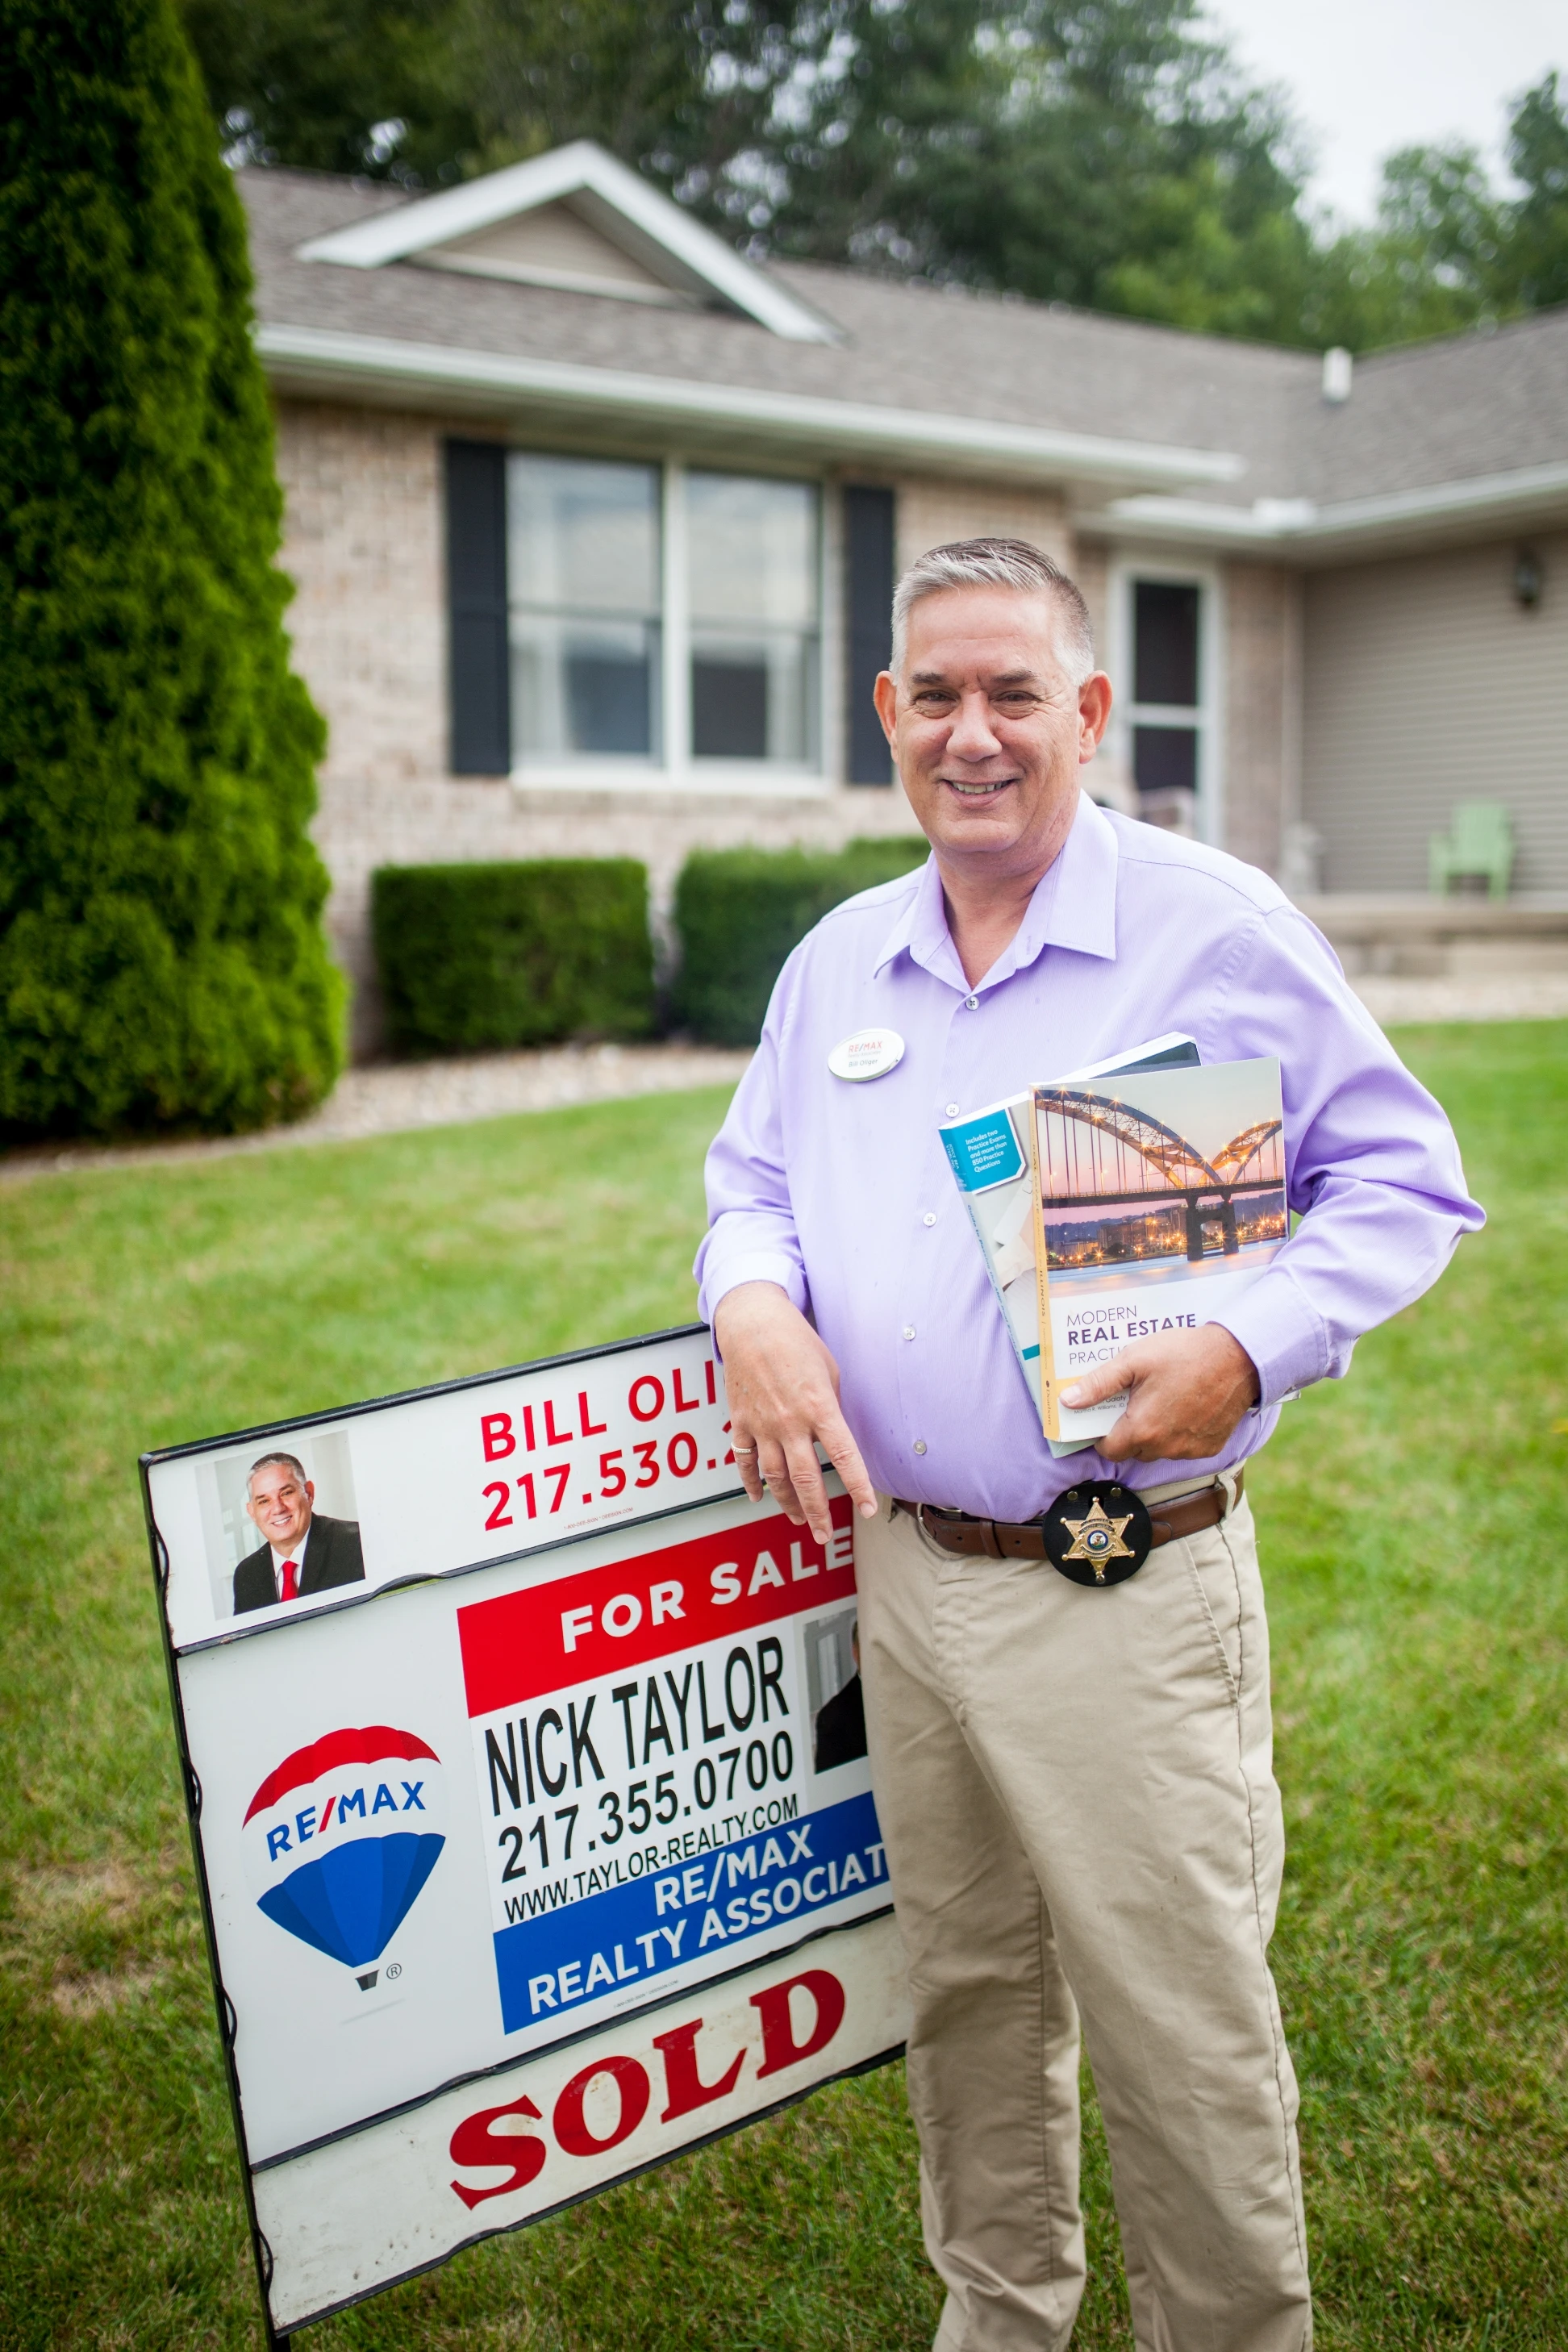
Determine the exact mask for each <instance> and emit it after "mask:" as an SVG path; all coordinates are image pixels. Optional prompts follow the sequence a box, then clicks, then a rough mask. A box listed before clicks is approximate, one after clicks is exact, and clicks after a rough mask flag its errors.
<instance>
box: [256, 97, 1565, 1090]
mask: <svg viewBox="0 0 1568 2352" xmlns="http://www.w3.org/2000/svg"><path fill="white" fill-rule="evenodd" d="M239 182H240V186H241V188H242V190H243V193H244V195H245V199H246V202H247V207H248V211H249V216H250V225H251V245H252V253H253V257H254V260H255V266H256V272H257V282H258V293H257V306H258V346H259V350H260V353H261V357H262V360H263V362H264V364H265V366H266V369H267V372H268V376H269V378H270V381H271V383H272V386H273V389H274V393H275V396H276V401H277V411H278V431H279V468H280V473H281V478H282V481H283V485H284V489H285V494H286V500H287V530H286V543H285V551H284V559H283V560H284V562H285V565H286V568H287V569H288V571H289V573H290V574H291V575H292V577H293V579H294V580H295V582H296V583H297V585H298V598H297V601H296V603H295V604H294V606H293V608H292V615H291V626H292V628H293V632H294V637H295V647H296V657H297V660H298V663H299V666H300V669H301V670H302V672H303V674H304V676H305V677H306V678H307V679H308V681H309V683H310V688H311V689H312V691H313V693H314V694H315V697H316V698H317V701H318V702H319V704H320V705H321V709H323V710H324V712H325V713H326V715H327V718H328V719H329V721H330V724H331V744H330V748H329V751H328V755H327V760H326V762H325V766H324V768H323V771H322V775H321V814H320V818H319V821H318V825H317V837H318V839H319V841H320V843H321V848H322V851H323V854H324V855H325V856H326V859H327V862H328V865H329V866H330V868H331V874H332V877H333V886H334V887H333V898H332V902H331V917H330V919H331V928H332V932H333V938H334V941H335V945H336V949H337V951H338V953H339V954H340V956H341V958H342V961H343V962H344V964H345V966H346V967H347V969H348V970H349V971H350V972H351V973H352V974H353V977H354V979H355V981H356V983H358V986H357V995H358V999H359V1008H360V1009H359V1013H358V1016H357V1019H358V1031H357V1039H358V1044H359V1046H360V1049H361V1050H366V1049H370V1048H373V1047H374V1042H375V1037H376V1019H377V1015H376V1004H375V994H374V984H373V976H372V974H371V971H370V966H369V950H368V940H367V902H368V881H369V877H370V874H371V872H372V870H373V869H374V867H375V866H379V865H383V864H387V863H408V862H422V861H426V860H441V859H454V858H505V857H537V856H566V855H584V854H588V855H611V854H630V855H633V856H638V857H641V858H643V859H644V860H645V861H646V862H647V866H648V867H649V869H650V873H651V875H652V877H653V885H654V896H655V906H656V915H658V917H659V919H662V914H661V912H660V910H662V909H664V908H667V907H668V894H669V890H670V887H671V884H672V882H673V878H674V876H675V874H676V872H677V871H678V870H679V866H680V863H681V861H682V860H683V858H684V857H685V856H686V855H687V853H688V851H689V849H690V848H691V847H692V846H693V845H698V844H704V845H723V844H731V843H738V842H756V843H762V844H773V843H777V844H783V843H785V842H791V841H803V842H807V843H815V844H820V845H836V844H837V843H839V842H842V841H844V840H847V838H849V837H850V836H851V835H857V834H868V833H887V832H895V833H905V832H908V831H909V830H910V829H911V819H910V813H909V811H908V808H907V807H906V805H905V804H904V802H903V799H902V795H901V793H900V791H899V789H898V786H897V784H896V782H895V781H894V780H893V778H892V775H891V773H890V771H889V763H888V759H887V754H886V750H885V747H884V745H883V743H882V740H881V738H880V734H879V730H878V729H877V727H876V723H875V719H874V715H873V714H872V711H871V708H870V687H871V681H872V679H873V678H874V677H875V675H876V672H877V670H878V668H879V667H880V665H881V663H882V661H883V660H884V658H885V656H886V651H887V610H888V600H889V592H890V589H891V586H892V582H893V579H894V577H895V574H896V572H897V571H898V570H899V568H900V567H901V566H902V565H903V564H905V563H907V562H910V559H911V558H912V557H913V556H915V555H916V554H917V553H919V552H920V551H921V550H922V549H923V548H925V547H928V546H931V545H932V544H934V543H936V542H937V541H942V540H948V539H955V538H961V537H967V536H970V535H973V534H975V533H979V532H989V531H1005V532H1009V533H1013V534H1016V535H1018V536H1020V537H1023V538H1026V539H1029V540H1031V541H1034V542H1035V543H1036V544H1037V545H1038V546H1040V547H1043V548H1045V549H1047V551H1049V552H1050V553H1051V554H1053V555H1054V556H1056V557H1057V558H1058V559H1059V560H1060V561H1061V562H1064V563H1066V564H1067V565H1068V566H1069V568H1070V569H1071V570H1072V571H1073V572H1074V573H1075V574H1076V576H1077V577H1078V579H1079V581H1080V583H1082V586H1083V588H1084V591H1085V593H1086V595H1087V596H1088V598H1089V604H1090V608H1091V610H1092V612H1093V614H1094V616H1095V623H1096V628H1097V633H1098V636H1099V641H1100V649H1101V658H1102V660H1103V661H1104V663H1105V665H1106V667H1108V668H1109V669H1110V673H1111V676H1112V678H1113V680H1114V681H1115V683H1116V687H1117V691H1118V707H1117V713H1116V717H1115V719H1114V722H1113V727H1112V731H1111V735H1110V740H1109V741H1108V744H1107V747H1106V752H1105V754H1104V755H1103V756H1102V761H1101V763H1100V764H1099V765H1097V767H1096V769H1095V770H1094V771H1093V772H1092V776H1093V781H1094V782H1095V786H1096V789H1097V790H1099V791H1100V792H1101V793H1103V794H1104V796H1105V797H1107V798H1110V799H1112V800H1116V801H1120V802H1121V803H1123V804H1125V805H1127V806H1129V807H1133V808H1136V809H1138V810H1139V811H1141V813H1142V814H1144V815H1146V816H1148V817H1150V818H1151V819H1152V820H1153V821H1155V822H1159V823H1163V824H1177V825H1181V826H1185V827H1190V828H1191V829H1193V830H1194V831H1195V832H1196V833H1198V834H1199V835H1202V836H1203V837H1205V838H1206V839H1209V840H1213V841H1215V842H1218V843H1221V844H1223V845H1225V846H1226V847H1227V848H1229V849H1232V850H1234V851H1235V852H1237V854H1238V855H1239V856H1243V857H1246V858H1248V859H1251V860H1253V861H1255V862H1256V863H1257V864H1258V865H1260V866H1266V867H1268V868H1269V869H1270V870H1272V871H1275V872H1277V873H1279V874H1280V876H1281V878H1282V879H1284V880H1285V882H1286V886H1287V887H1289V888H1291V889H1293V890H1295V891H1296V892H1297V893H1298V894H1300V893H1302V892H1310V891H1312V890H1313V889H1317V890H1321V891H1327V892H1329V893H1331V894H1344V893H1359V894H1366V893H1373V894H1384V896H1386V894H1400V893H1417V892H1422V891H1424V890H1425V888H1426V853H1427V836H1428V835H1429V834H1431V833H1433V832H1435V831H1437V830H1440V829H1442V828H1443V827H1444V826H1445V825H1446V824H1447V822H1448V819H1449V815H1450V812H1451V810H1452V808H1453V806H1454V804H1455V803H1458V802H1460V801H1464V800H1471V799H1478V798H1479V799H1493V800H1498V801H1500V802H1502V803H1505V804H1506V806H1507V808H1508V810H1509V811H1510V814H1511V817H1512V821H1513V825H1514V829H1515V834H1516V837H1517V845H1518V857H1517V864H1516V868H1515V874H1514V883H1515V887H1516V889H1517V890H1518V891H1520V892H1521V893H1523V894H1525V895H1524V901H1523V908H1524V909H1528V908H1529V906H1530V905H1531V904H1532V903H1535V902H1539V903H1540V904H1541V905H1545V904H1546V903H1547V898H1549V897H1550V894H1563V893H1564V892H1568V748H1565V745H1568V310H1558V311H1555V312H1548V313H1544V314H1542V315H1540V316H1538V317H1535V318H1532V319H1530V320H1523V321H1521V322H1520V323H1518V324H1516V325H1512V326H1509V327H1505V328H1502V329H1500V330H1498V331H1496V332H1494V333H1491V334H1487V335H1482V334H1469V335H1465V336H1461V337H1455V338H1451V339H1448V340H1447V341H1437V342H1433V343H1427V344H1423V345H1419V346H1415V347H1412V348H1409V349H1405V350H1401V351H1394V352H1386V353H1383V354H1380V355H1377V356H1375V357H1373V358H1371V359H1363V360H1361V361H1358V362H1355V363H1354V364H1353V366H1352V362H1351V360H1350V358H1349V355H1348V354H1346V353H1344V352H1329V353H1327V354H1324V355H1323V356H1322V357H1321V358H1319V357H1318V356H1316V355H1313V354H1304V353H1301V352H1290V351H1280V350H1275V349H1271V348H1264V347H1259V346H1255V345H1250V344H1247V343H1241V342H1234V341H1225V340H1221V339H1219V338H1215V337H1208V336H1200V335H1192V334H1185V333H1181V332H1178V331H1172V330H1168V329H1165V328H1162V327H1155V326H1148V325H1143V324H1141V323H1138V322H1136V321H1132V320H1117V319H1109V318H1101V317H1098V316H1091V315H1087V314H1085V313H1082V312H1079V311H1074V310H1068V309H1066V308H1064V307H1062V306H1060V305H1058V304H1050V305H1043V304H1038V303H1028V302H1023V301H1019V300H1016V299H1010V298H1005V297H1001V298H998V297H993V296H986V295H974V294H967V293H962V292H953V291H945V290H936V289H931V288H927V287H919V286H900V285H897V284H891V283H889V282H887V281H886V280H883V279H881V278H875V277H871V276H868V275H862V274H859V273H858V272H856V271H853V270H849V269H843V268H826V267H818V266H805V265H798V264H788V265H786V264H782V263H770V264H768V265H766V266H765V267H759V266H755V265H753V264H752V263H751V262H750V261H748V260H746V259H744V258H743V257H741V256H740V255H738V254H737V253H735V252H734V251H733V250H731V248H730V247H728V246H726V245H725V244H724V243H723V242H722V240H721V239H720V238H718V237H716V236H712V235H711V234H710V233H709V232H708V231H707V230H706V229H704V228H703V227H701V226H700V225H699V224H698V223H696V222H694V221H693V220H691V219H690V218H689V217H688V215H686V214H684V213H683V212H682V211H681V210H680V209H679V207H678V206H677V205H674V204H672V203H671V202H669V201H668V199H667V198H666V197H664V196H663V195H662V194H658V193H657V192H656V191H655V190H653V189H652V188H651V187H649V186H648V185H647V184H646V183H645V182H643V181H642V180H641V179H640V178H639V177H638V176H637V174H636V173H632V172H630V171H627V170H626V169H625V168H624V167H623V166H622V165H620V164H618V163H616V162H615V161H614V160H613V159H612V158H611V157H609V156H608V155H606V154H605V153H604V152H603V151H601V150H599V149H597V148H595V147H594V146H592V145H589V144H587V143H579V144H576V145H574V146H570V147H566V148H563V149H560V150H558V151H556V152H552V153H550V154H546V155H542V156H540V157H537V158H536V159H534V160H533V161H531V162H530V163H521V164H518V165H516V166H514V167H511V168H510V169H507V170H504V171H499V172H495V173H490V174H489V175H488V176H487V177H485V178H482V179H479V180H475V181H471V182H468V183H467V184H463V185H460V186H458V187H454V188H451V189H448V190H446V191H444V192H442V193H440V194H434V195H425V196H418V197H412V198H411V197H409V196H407V195H405V194H403V193H402V192H400V191H398V190H396V189H393V188H389V187H387V186H385V185H384V184H366V183H364V182H361V181H356V180H348V179H338V178H331V177H327V176H322V175H317V174H311V173H298V172H289V171H279V170H268V169H254V168H252V169H247V170H245V171H243V172H242V173H240V174H239ZM1543 894H1546V895H1545V896H1543ZM1563 904H1564V905H1565V906H1568V900H1565V901H1564V902H1563ZM1559 912H1561V909H1559Z"/></svg>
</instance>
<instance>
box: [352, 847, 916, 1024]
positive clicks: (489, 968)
mask: <svg viewBox="0 0 1568 2352" xmlns="http://www.w3.org/2000/svg"><path fill="white" fill-rule="evenodd" d="M925 854H926V845H925V843H924V842H923V841H922V840H921V839H920V838H919V837H918V836H915V837H912V838H906V839H902V840H892V841H876V840H860V841H852V842H851V843H850V844H849V845H848V847H847V849H842V850H838V851H837V852H834V853H832V854H822V853H817V852H815V851H809V850H801V849H786V850H761V849H723V850H699V851H697V852H695V853H694V855H693V856H690V857H689V858H688V860H687V862H686V865H685V866H684V868H683V869H682V872H681V875H680V878H679V882H678V884H677V886H676V893H675V919H676V928H677V929H678V931H679V936H680V945H681V965H680V971H679V977H678V980H677V982H676V988H675V993H674V1001H673V1003H672V1006H671V1012H672V1014H673V1017H674V1019H675V1021H676V1022H677V1024H679V1025H680V1026H681V1027H683V1028H687V1029H689V1030H690V1031H691V1033H692V1034H693V1035H694V1036H698V1037H702V1038H707V1039H709V1040H710V1041H712V1042H713V1043H714V1044H718V1045H753V1044H754V1043H755V1041H756V1038H757V1035H758V1033H759V1031H760V1030H761V1028H762V1025H763V1014H764V1013H766V1011H767V1006H768V998H769V995H770V994H771V992H772V990H773V982H774V981H775V980H776V979H777V978H778V975H779V971H780V968H781V966H782V965H783V963H784V959H785V957H786V956H787V955H788V954H789V951H790V950H791V949H792V948H793V947H794V946H795V942H796V940H801V939H804V938H805V934H806V932H807V931H808V930H810V929H811V927H812V925H813V924H814V923H816V922H819V921H820V920H821V919H822V917H823V916H824V915H825V914H826V912H827V911H828V908H830V907H837V905H839V903H840V902H841V901H842V900H843V899H845V898H853V897H854V895H855V893H856V892H857V891H858V890H868V889H869V888H871V887H872V886H873V885H874V884H876V883H879V882H887V881H890V880H892V879H893V878H894V877H895V876H897V875H900V874H905V873H907V872H908V871H909V869H910V866H916V865H919V864H920V863H921V860H922V859H923V858H924V856H925ZM371 921H372V929H373V931H374V940H375V953H376V961H377V963H378V965H379V967H380V971H381V982H382V988H383V992H384V996H385V1001H386V1013H387V1030H388V1042H389V1044H390V1045H391V1046H392V1049H393V1051H394V1052H395V1053H398V1054H406V1055H430V1054H465V1053H479V1052H483V1051H485V1050H487V1049H493V1048H496V1047H502V1046H515V1045H547V1044H550V1043H552V1042H553V1041H554V1040H556V1039H559V1038H563V1037H573V1036H583V1035H590V1036H592V1035H599V1036H614V1037H642V1036H646V1035H647V1034H648V1032H649V1031H650V1030H651V1029H652V1028H653V1026H654V1021H655V999H654V982H653V950H652V945H651V942H650V940H649V937H648V925H647V872H646V870H645V868H644V867H643V866H640V865H638V864H637V861H636V860H635V859H633V858H629V857H580V858H551V859H540V860H538V861H537V862H533V863H519V864H512V865H505V866H383V867H382V869H381V871H380V872H379V873H378V874H377V875H376V876H375V877H374V882H373V885H372V897H371Z"/></svg>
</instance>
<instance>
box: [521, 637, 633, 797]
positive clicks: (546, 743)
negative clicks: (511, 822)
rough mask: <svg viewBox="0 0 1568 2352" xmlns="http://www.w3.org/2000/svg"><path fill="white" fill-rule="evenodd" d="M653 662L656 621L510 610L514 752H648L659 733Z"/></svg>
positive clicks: (533, 755) (552, 755)
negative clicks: (603, 619) (579, 617)
mask: <svg viewBox="0 0 1568 2352" xmlns="http://www.w3.org/2000/svg"><path fill="white" fill-rule="evenodd" d="M658 664H659V630H658V625H657V623H654V622H651V621H626V622H618V623H617V622H614V621H595V620H578V619H576V618H574V617H571V616H567V617H557V616H556V615H553V614H545V613H527V612H515V611H514V612H513V614H512V616H511V708H512V735H513V748H514V753H515V755H516V756H517V757H519V758H521V759H524V760H528V759H533V760H539V759H568V758H571V757H573V756H574V755H577V756H581V755H583V754H584V753H590V754H591V753H597V754H599V755H600V756H601V757H603V756H605V755H619V756H620V757H623V758H626V757H632V758H641V759H647V758H648V757H649V756H650V755H651V754H652V753H653V752H654V751H656V750H657V748H658V738H659V719H658V674H659V673H658Z"/></svg>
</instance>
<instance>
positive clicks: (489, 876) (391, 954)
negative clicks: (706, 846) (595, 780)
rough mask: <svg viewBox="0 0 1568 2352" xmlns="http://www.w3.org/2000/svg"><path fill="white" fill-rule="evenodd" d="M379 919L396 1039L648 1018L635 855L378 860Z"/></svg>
mask: <svg viewBox="0 0 1568 2352" xmlns="http://www.w3.org/2000/svg"><path fill="white" fill-rule="evenodd" d="M371 929H372V932H373V935H374V941H375V955H376V962H377V964H378V966H379V968H380V971H381V983H382V989H383V992H384V996H385V1001H386V1018H387V1034H388V1043H389V1044H390V1045H391V1046H392V1049H393V1051H394V1053H397V1054H407V1055H429V1054H477V1053H482V1052H485V1051H487V1050H493V1049H495V1048H497V1047H501V1046H511V1045H548V1044H551V1043H552V1042H553V1041H554V1040H555V1039H557V1038H562V1037H573V1036H582V1035H584V1034H587V1035H595V1034H596V1035H600V1036H614V1037H642V1036H646V1035H647V1033H648V1031H649V1030H650V1029H651V1028H652V1027H653V1025H654V991H653V948H652V944H651V942H650V940H649V938H648V928H647V870H646V869H645V868H644V867H643V866H640V865H639V864H638V863H637V859H636V858H633V857H551V858H539V859H536V860H532V861H529V862H526V863H524V862H519V863H516V864H510V865H505V866H383V867H382V868H381V870H380V872H379V873H377V874H376V875H375V877H374V879H373V882H372V886H371Z"/></svg>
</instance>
